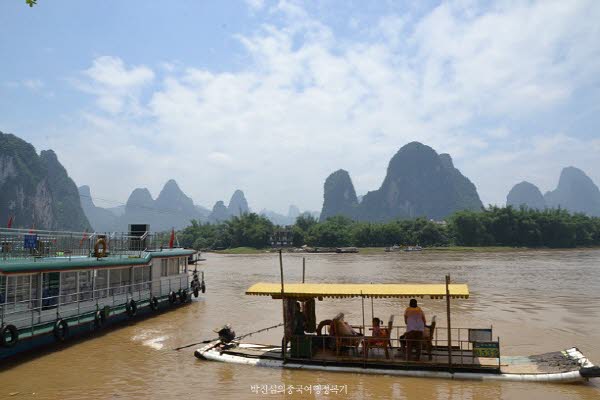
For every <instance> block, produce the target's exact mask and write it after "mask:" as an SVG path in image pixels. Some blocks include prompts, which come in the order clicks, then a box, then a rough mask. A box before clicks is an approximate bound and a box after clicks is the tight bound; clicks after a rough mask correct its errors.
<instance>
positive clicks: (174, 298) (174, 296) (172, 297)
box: [169, 291, 177, 304]
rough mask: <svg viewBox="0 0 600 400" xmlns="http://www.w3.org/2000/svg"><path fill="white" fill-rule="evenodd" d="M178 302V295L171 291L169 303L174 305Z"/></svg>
mask: <svg viewBox="0 0 600 400" xmlns="http://www.w3.org/2000/svg"><path fill="white" fill-rule="evenodd" d="M176 301H177V293H175V292H174V291H171V292H170V293H169V303H171V304H174V303H175V302H176Z"/></svg>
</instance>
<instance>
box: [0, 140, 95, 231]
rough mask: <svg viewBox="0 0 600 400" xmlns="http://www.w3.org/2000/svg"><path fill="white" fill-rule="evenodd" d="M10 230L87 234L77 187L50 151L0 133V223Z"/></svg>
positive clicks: (87, 227)
mask: <svg viewBox="0 0 600 400" xmlns="http://www.w3.org/2000/svg"><path fill="white" fill-rule="evenodd" d="M9 219H12V227H13V228H36V229H49V230H70V231H78V232H81V231H83V230H85V229H87V230H90V229H91V226H90V223H89V222H88V220H87V218H86V216H85V214H84V212H83V209H82V207H81V204H80V201H79V195H78V193H77V186H75V183H74V182H73V180H71V178H69V175H68V174H67V171H66V170H65V168H64V167H63V166H62V165H61V163H60V162H59V161H58V158H57V157H56V154H55V153H54V152H53V151H52V150H44V151H42V152H41V153H40V154H39V155H38V154H37V152H36V150H35V148H34V147H33V146H32V145H31V144H29V143H27V142H26V141H24V140H22V139H20V138H18V137H16V136H14V135H11V134H5V133H2V132H0V221H2V222H1V223H2V226H6V225H4V224H5V223H6V222H8V220H9Z"/></svg>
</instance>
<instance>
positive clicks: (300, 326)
mask: <svg viewBox="0 0 600 400" xmlns="http://www.w3.org/2000/svg"><path fill="white" fill-rule="evenodd" d="M305 325H306V320H305V317H304V313H303V312H302V309H301V308H300V302H299V301H297V302H296V309H295V311H294V335H300V336H302V335H304V326H305Z"/></svg>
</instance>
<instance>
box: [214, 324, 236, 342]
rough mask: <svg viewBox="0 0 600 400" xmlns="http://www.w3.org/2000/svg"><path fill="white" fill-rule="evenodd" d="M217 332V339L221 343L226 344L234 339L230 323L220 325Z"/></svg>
mask: <svg viewBox="0 0 600 400" xmlns="http://www.w3.org/2000/svg"><path fill="white" fill-rule="evenodd" d="M217 334H218V335H219V340H220V341H221V342H222V343H223V344H228V343H230V342H231V341H232V340H233V339H235V332H234V331H233V330H232V329H231V325H229V324H227V325H225V326H224V327H222V328H221V329H220V330H219V331H218V332H217Z"/></svg>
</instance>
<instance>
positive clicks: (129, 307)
mask: <svg viewBox="0 0 600 400" xmlns="http://www.w3.org/2000/svg"><path fill="white" fill-rule="evenodd" d="M125 311H127V315H129V316H130V317H134V316H135V314H137V303H136V302H135V300H133V299H131V300H129V301H128V302H127V304H126V305H125Z"/></svg>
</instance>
